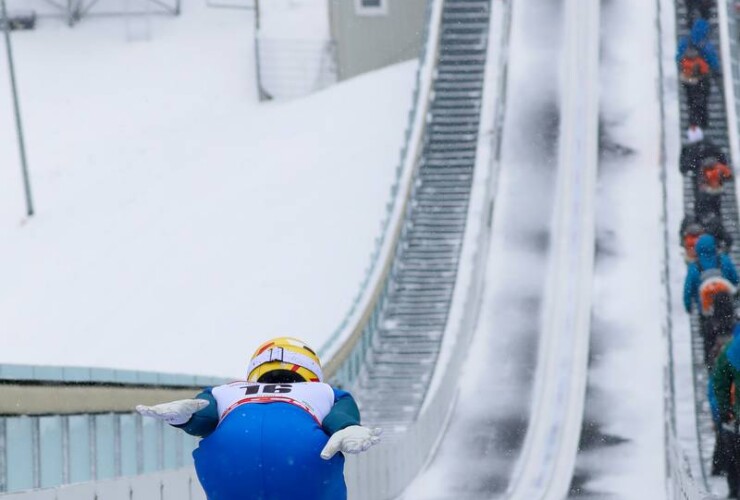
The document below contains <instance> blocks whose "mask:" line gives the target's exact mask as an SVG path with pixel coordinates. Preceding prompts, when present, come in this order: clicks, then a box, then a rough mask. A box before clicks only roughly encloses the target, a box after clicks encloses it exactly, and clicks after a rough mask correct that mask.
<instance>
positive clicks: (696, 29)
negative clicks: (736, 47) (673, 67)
mask: <svg viewBox="0 0 740 500" xmlns="http://www.w3.org/2000/svg"><path fill="white" fill-rule="evenodd" d="M710 30H711V27H710V26H709V22H707V21H706V20H705V19H697V20H696V22H695V23H694V26H692V28H691V34H690V35H689V36H685V37H682V38H681V39H680V40H679V41H678V50H677V51H676V62H681V59H682V58H683V55H684V53H685V52H686V49H688V48H689V45H691V46H693V47H695V48H696V49H697V50H698V51H699V54H700V55H701V57H702V58H704V60H705V61H706V62H707V64H709V67H710V68H712V72H714V73H715V74H720V73H722V67H721V66H720V63H719V56H718V55H717V49H716V48H715V47H714V44H713V43H712V42H711V41H709V31H710Z"/></svg>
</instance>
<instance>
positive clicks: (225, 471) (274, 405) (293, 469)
mask: <svg viewBox="0 0 740 500" xmlns="http://www.w3.org/2000/svg"><path fill="white" fill-rule="evenodd" d="M305 384H312V382H305ZM227 385H232V384H227ZM252 385H255V384H252ZM267 385H268V384H262V386H267ZM290 385H294V384H282V385H281V387H284V386H290ZM219 387H225V386H219ZM219 387H214V388H207V389H205V390H204V391H203V392H201V393H200V394H198V395H197V396H196V397H197V398H198V399H204V400H206V401H208V402H209V403H210V404H209V405H208V406H207V407H205V408H203V409H202V410H200V411H199V412H197V413H196V414H194V415H193V416H192V417H191V419H190V420H189V421H188V422H186V423H185V424H183V425H176V426H175V427H178V428H180V429H182V430H184V431H185V432H187V433H188V434H192V435H195V436H201V437H203V439H202V440H201V441H200V443H199V445H198V448H197V449H196V450H195V451H194V452H193V458H194V460H195V469H196V471H197V474H198V479H199V480H200V483H201V485H202V486H203V489H204V490H205V492H206V495H207V497H208V500H283V499H296V500H297V499H301V500H345V499H346V498H347V488H346V485H345V482H344V456H343V455H342V454H341V453H337V454H336V455H334V457H333V458H331V459H330V460H324V459H322V458H321V457H320V453H321V450H322V449H323V448H324V446H325V445H326V443H327V441H328V440H329V436H331V435H332V434H333V433H335V432H337V431H339V430H341V429H344V428H345V427H348V426H350V425H359V424H360V413H359V410H358V409H357V405H356V403H355V401H354V399H353V398H352V396H351V395H350V394H349V393H348V392H345V391H342V390H340V389H336V388H333V387H332V388H330V390H331V391H333V399H334V401H333V405H332V406H331V409H330V411H329V412H328V414H327V415H326V416H325V417H324V418H323V421H321V423H319V422H318V421H317V419H316V418H315V417H314V416H312V414H311V412H310V411H307V409H306V408H304V407H301V406H296V405H295V404H290V403H289V402H268V403H250V404H235V405H234V408H233V410H231V409H229V410H228V411H226V412H224V408H223V404H221V407H219V401H217V398H216V397H214V393H213V391H215V390H217V389H219ZM243 387H247V385H244V386H243ZM327 390H329V389H327ZM330 394H331V392H329V395H330ZM237 403H240V402H237Z"/></svg>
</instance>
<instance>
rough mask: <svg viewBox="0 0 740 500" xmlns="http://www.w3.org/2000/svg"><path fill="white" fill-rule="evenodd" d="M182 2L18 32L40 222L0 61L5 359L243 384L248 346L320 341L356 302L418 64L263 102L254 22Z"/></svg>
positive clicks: (0, 312) (0, 284) (0, 320)
mask: <svg viewBox="0 0 740 500" xmlns="http://www.w3.org/2000/svg"><path fill="white" fill-rule="evenodd" d="M251 15H252V14H251V13H249V12H245V11H224V10H215V9H207V8H205V7H204V6H203V4H202V2H199V1H186V2H184V13H183V15H182V16H181V17H179V18H173V17H162V18H151V19H150V20H149V21H148V22H149V23H151V36H150V40H149V41H148V42H136V43H131V42H129V41H127V35H126V33H127V31H126V30H127V28H126V22H127V21H124V20H115V19H106V20H102V19H95V20H92V19H90V20H86V21H85V22H83V23H81V24H79V25H78V26H77V27H76V28H74V29H72V30H70V29H69V28H67V27H66V26H65V25H63V24H62V23H61V22H59V21H56V20H42V23H41V25H40V27H39V29H38V30H37V31H34V32H23V33H17V34H15V35H14V42H15V49H16V57H17V65H18V76H19V83H20V87H21V98H22V108H23V112H24V119H25V124H26V133H27V139H28V147H29V160H30V168H31V175H32V180H33V187H34V194H35V196H36V205H37V211H38V215H37V216H36V217H34V218H33V219H32V220H31V221H27V222H23V221H22V215H23V202H22V196H21V195H22V190H21V184H20V174H19V167H18V161H17V156H16V152H15V149H14V148H11V147H10V146H11V145H14V140H15V135H14V131H13V126H12V116H11V115H10V114H9V109H10V108H9V92H8V88H7V84H8V83H7V82H8V78H7V69H6V67H5V66H4V65H0V141H2V143H3V144H6V147H5V148H3V150H2V155H3V156H2V162H0V166H1V168H0V325H2V326H1V327H0V328H2V333H3V337H4V342H3V349H2V350H1V351H0V352H1V354H0V362H4V363H9V362H17V363H33V364H47V363H49V364H73V365H95V366H110V367H120V368H133V369H146V370H161V371H179V372H195V373H205V374H217V375H239V374H241V371H242V370H243V367H244V365H245V363H246V360H247V359H248V357H249V355H250V354H251V352H252V349H253V348H254V347H256V345H257V343H258V342H260V341H261V340H264V339H265V338H267V337H269V336H273V335H282V334H292V335H297V336H301V337H304V338H306V339H307V340H308V341H310V342H312V343H314V344H315V345H318V344H320V343H321V342H322V341H323V340H324V338H325V337H326V336H327V335H328V334H329V333H330V332H331V331H332V330H333V328H334V327H335V326H336V323H337V321H338V320H339V319H340V318H341V316H342V314H343V313H344V311H345V309H346V307H347V306H348V305H349V303H350V301H351V299H352V297H353V296H354V294H355V292H356V287H357V284H358V283H359V281H360V279H361V278H362V275H363V271H364V267H365V266H366V265H367V263H368V255H369V252H370V251H371V249H372V246H373V239H374V237H375V236H376V234H377V232H378V230H379V223H380V220H381V218H382V214H383V212H384V210H385V203H386V201H387V199H388V197H389V192H388V190H389V187H390V185H391V181H392V178H393V175H394V168H395V167H396V165H397V163H398V151H399V149H400V146H401V142H402V139H403V129H404V127H405V125H406V115H407V110H408V109H409V106H410V99H411V88H412V84H413V72H414V67H415V63H413V62H412V63H404V64H401V65H398V66H396V67H392V68H388V69H386V70H382V71H379V72H376V73H372V74H369V75H367V76H365V77H361V78H357V79H354V80H350V81H348V82H346V83H344V84H341V85H338V86H336V87H333V88H331V89H329V90H327V91H324V92H322V93H319V94H316V95H313V96H311V97H309V98H306V99H302V100H298V101H293V102H290V103H286V104H267V105H259V104H258V103H257V100H256V92H255V82H254V76H253V66H254V61H253V46H252V39H253V32H252V29H253V28H252V26H253V20H252V19H251Z"/></svg>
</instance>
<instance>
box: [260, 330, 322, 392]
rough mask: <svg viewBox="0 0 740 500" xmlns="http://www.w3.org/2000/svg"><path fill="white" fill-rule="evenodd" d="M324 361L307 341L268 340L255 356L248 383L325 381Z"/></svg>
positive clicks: (288, 338)
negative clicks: (323, 373) (322, 364)
mask: <svg viewBox="0 0 740 500" xmlns="http://www.w3.org/2000/svg"><path fill="white" fill-rule="evenodd" d="M322 380H323V375H322V373H321V361H319V357H318V356H317V355H316V353H315V352H314V350H313V349H311V348H310V347H308V345H306V343H305V342H303V341H302V340H300V339H296V338H293V337H278V338H275V339H272V340H268V341H267V342H265V343H264V344H262V345H261V346H259V347H258V348H257V351H255V353H254V354H253V355H252V360H251V361H250V362H249V369H248V370H247V381H248V382H272V383H281V382H282V383H290V382H321V381H322Z"/></svg>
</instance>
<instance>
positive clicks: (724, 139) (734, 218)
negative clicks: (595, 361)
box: [676, 0, 740, 484]
mask: <svg viewBox="0 0 740 500" xmlns="http://www.w3.org/2000/svg"><path fill="white" fill-rule="evenodd" d="M719 1H723V0H719ZM686 19H687V10H686V3H685V1H684V0H676V31H677V34H678V36H679V37H682V36H685V35H688V34H689V31H690V27H689V26H688V23H687V21H686ZM709 22H710V24H711V26H712V32H711V34H710V39H711V41H712V43H713V44H714V45H715V47H717V51H718V53H719V55H720V58H721V57H723V56H725V54H721V53H720V43H719V27H718V24H717V14H716V8H713V9H712V15H711V19H709ZM679 98H680V111H681V131H682V132H683V131H685V130H686V129H687V128H688V126H689V123H688V104H687V102H686V99H685V95H684V93H683V92H682V91H681V92H680V93H679ZM727 131H728V122H727V110H726V102H725V97H724V89H723V83H722V80H721V79H719V78H715V79H714V81H713V82H712V90H711V93H710V96H709V126H708V127H707V129H705V130H704V135H705V137H706V138H708V139H709V140H711V141H712V142H713V143H714V144H716V145H717V146H719V147H720V148H721V149H722V150H723V152H724V153H725V154H727V155H728V156H729V153H730V143H729V137H728V132H727ZM732 160H734V161H737V158H733V159H732ZM676 167H677V166H676ZM683 198H684V213H685V214H686V215H693V214H694V207H695V205H694V192H693V179H692V178H690V177H688V176H684V178H683ZM739 220H740V217H738V205H737V198H736V195H735V186H734V180H732V181H729V182H727V183H726V184H725V190H724V193H723V195H722V222H723V224H724V226H725V229H727V231H728V232H729V233H730V234H731V235H732V238H733V247H732V250H731V252H730V255H731V256H732V260H733V261H734V262H735V263H738V262H740V231H739V230H738V227H739V226H738V221H739ZM691 345H692V355H693V361H692V363H693V372H694V373H693V378H694V397H695V406H696V419H697V422H696V424H697V434H698V437H699V459H700V462H701V466H702V474H703V479H704V482H705V484H706V482H707V478H708V477H709V473H710V470H711V465H712V452H713V451H714V441H715V436H714V427H713V423H712V418H711V413H710V409H709V403H708V401H707V383H708V373H707V370H706V369H705V367H704V346H703V343H702V337H701V332H700V329H699V318H698V315H697V314H696V313H694V314H692V315H691Z"/></svg>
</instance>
